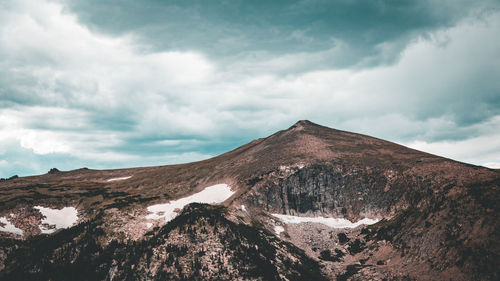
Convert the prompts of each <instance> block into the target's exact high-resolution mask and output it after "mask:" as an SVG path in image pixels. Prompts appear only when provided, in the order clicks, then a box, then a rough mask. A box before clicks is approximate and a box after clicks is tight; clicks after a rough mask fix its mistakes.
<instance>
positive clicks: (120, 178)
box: [106, 176, 132, 182]
mask: <svg viewBox="0 0 500 281" xmlns="http://www.w3.org/2000/svg"><path fill="white" fill-rule="evenodd" d="M131 177H132V176H127V177H119V178H112V179H109V180H106V181H107V182H111V181H122V180H128V179H130V178H131Z"/></svg>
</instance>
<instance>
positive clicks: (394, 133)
mask: <svg viewBox="0 0 500 281" xmlns="http://www.w3.org/2000/svg"><path fill="white" fill-rule="evenodd" d="M499 34H500V2H499V1H496V0H492V1H488V0H485V1H477V0H476V1H472V0H471V1H465V0H443V1H435V0H429V1H425V0H415V1H410V0H404V1H397V0H366V1H361V0H336V1H333V0H303V1H244V0H227V1H223V0H222V1H221V0H218V1H208V0H207V1H201V0H200V1H191V0H183V1H159V0H157V1H152V0H145V1H134V0H120V1H118V0H114V1H100V0H67V1H66V0H32V1H30V0H2V1H0V177H9V176H11V175H14V174H18V175H20V176H25V175H32V174H40V173H45V172H47V171H48V170H49V169H50V168H52V167H57V168H59V169H60V170H69V169H76V168H80V167H89V168H99V169H100V168H120V167H132V166H146V165H148V166H149V165H160V164H171V163H181V162H189V161H194V160H201V159H206V158H209V157H212V156H215V155H217V154H220V153H223V152H225V151H228V150H230V149H234V148H236V147H237V146H240V145H242V144H244V143H247V142H249V141H251V140H253V139H255V138H259V137H265V136H267V135H269V134H271V133H274V132H275V131H277V130H281V129H285V128H287V127H289V126H291V125H292V124H293V123H295V122H296V121H297V120H299V119H309V120H311V121H313V122H316V123H319V124H322V125H325V126H329V127H333V128H337V129H342V130H348V131H354V132H359V133H364V134H368V135H372V136H376V137H379V138H383V139H387V140H390V141H394V142H397V143H401V144H404V145H407V146H410V147H413V148H417V149H420V150H424V151H428V152H431V153H435V154H438V155H442V156H446V157H450V158H453V159H456V160H460V161H464V162H469V163H473V164H478V165H485V166H489V167H497V168H498V167H500V36H499Z"/></svg>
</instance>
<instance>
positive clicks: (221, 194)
mask: <svg viewBox="0 0 500 281" xmlns="http://www.w3.org/2000/svg"><path fill="white" fill-rule="evenodd" d="M233 194H234V191H231V188H229V186H228V185H227V184H216V185H212V186H209V187H206V188H205V189H203V190H202V191H200V192H198V193H195V194H193V195H190V196H187V197H184V198H181V199H178V200H173V201H170V202H169V203H165V204H157V205H152V206H149V207H148V208H147V210H148V212H150V213H152V214H149V215H147V216H146V219H154V220H158V219H161V218H164V219H165V221H167V222H168V221H170V220H172V219H173V218H175V217H176V216H177V214H178V212H179V211H180V210H182V208H184V206H186V205H188V204H191V203H206V204H213V203H221V202H224V201H226V200H227V199H228V198H229V197H231V195H233Z"/></svg>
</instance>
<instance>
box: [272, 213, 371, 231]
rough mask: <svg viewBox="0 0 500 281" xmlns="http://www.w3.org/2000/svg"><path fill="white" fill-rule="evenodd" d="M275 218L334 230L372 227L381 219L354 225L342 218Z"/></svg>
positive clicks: (366, 219) (367, 220)
mask: <svg viewBox="0 0 500 281" xmlns="http://www.w3.org/2000/svg"><path fill="white" fill-rule="evenodd" d="M273 216H275V217H277V218H278V219H280V220H281V221H282V222H284V223H302V222H313V223H322V224H324V225H326V226H328V227H332V228H355V227H358V226H360V225H363V224H365V225H370V224H374V223H377V222H378V221H379V219H369V218H364V219H362V220H359V221H357V222H354V223H353V222H351V221H349V220H346V219H342V218H325V217H297V216H290V215H281V214H273Z"/></svg>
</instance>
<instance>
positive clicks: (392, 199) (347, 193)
mask: <svg viewBox="0 0 500 281" xmlns="http://www.w3.org/2000/svg"><path fill="white" fill-rule="evenodd" d="M255 181H256V183H255V186H254V188H253V189H252V191H250V192H249V193H248V194H247V196H246V198H245V201H246V202H247V204H249V205H254V206H260V207H261V208H262V207H264V208H266V210H267V211H269V212H273V213H283V214H291V215H298V214H302V215H311V216H312V215H323V216H333V217H347V218H349V219H357V218H360V217H388V216H393V215H394V214H395V213H396V212H397V211H399V210H402V209H405V208H407V207H408V206H409V205H412V204H418V203H422V202H420V200H421V198H423V197H424V196H422V195H423V194H424V193H427V194H430V188H429V187H430V183H429V182H428V181H425V180H423V179H419V178H415V177H412V176H404V177H403V176H402V175H401V173H400V172H397V171H394V170H391V169H384V170H382V169H373V168H365V169H356V168H355V169H352V168H350V169H347V168H343V167H332V166H330V165H312V166H309V167H303V168H300V167H286V168H283V167H280V169H278V170H277V171H273V172H271V173H269V174H267V175H265V176H262V177H260V178H259V179H258V180H255ZM409 182H411V184H410V186H413V187H414V188H413V189H412V190H411V191H410V192H408V183H409ZM403 184H404V186H405V189H403ZM423 203H425V202H423Z"/></svg>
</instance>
